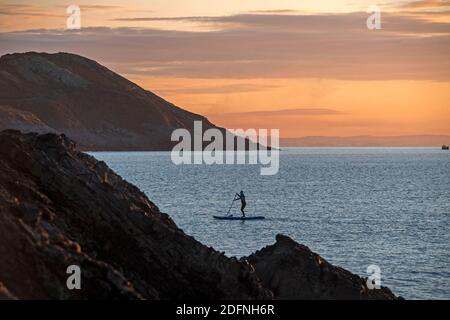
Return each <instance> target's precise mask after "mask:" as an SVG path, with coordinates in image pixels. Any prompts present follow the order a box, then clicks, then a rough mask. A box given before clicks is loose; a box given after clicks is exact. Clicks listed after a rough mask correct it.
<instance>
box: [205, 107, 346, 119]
mask: <svg viewBox="0 0 450 320" xmlns="http://www.w3.org/2000/svg"><path fill="white" fill-rule="evenodd" d="M343 114H344V113H343V112H341V111H338V110H334V109H329V108H293V109H278V110H259V111H245V112H226V113H221V114H220V115H221V116H224V117H227V116H229V117H236V116H245V117H248V116H250V117H251V116H254V117H289V116H324V115H343ZM210 115H213V114H210Z"/></svg>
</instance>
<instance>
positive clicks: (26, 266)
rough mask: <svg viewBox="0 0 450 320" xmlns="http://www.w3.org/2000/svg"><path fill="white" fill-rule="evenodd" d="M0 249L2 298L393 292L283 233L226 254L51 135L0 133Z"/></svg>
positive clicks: (380, 295)
mask: <svg viewBox="0 0 450 320" xmlns="http://www.w3.org/2000/svg"><path fill="white" fill-rule="evenodd" d="M0 257H1V259H0V298H3V299H14V298H18V299H272V298H280V299H303V298H304V299H394V298H395V296H394V295H393V294H392V293H391V292H390V291H389V290H388V289H386V288H383V289H382V290H372V291H371V292H369V291H368V290H367V288H366V287H365V282H364V281H363V279H361V278H360V277H358V276H356V275H353V274H351V273H350V272H348V271H345V270H343V269H341V268H338V267H334V266H332V265H330V264H329V263H327V262H326V261H325V260H324V259H323V258H321V257H319V256H318V255H316V254H314V253H312V252H311V251H310V250H309V249H307V248H306V247H304V246H302V245H300V244H298V243H296V242H294V241H293V240H291V239H289V238H287V237H284V236H278V237H277V243H276V244H275V245H273V246H269V247H267V248H265V249H262V250H261V251H259V252H257V253H255V254H253V255H251V256H250V257H248V258H246V259H240V260H237V259H235V258H229V257H226V256H225V255H223V254H222V253H220V252H217V251H215V250H214V249H212V248H209V247H206V246H204V245H202V244H201V243H199V242H198V241H196V240H195V239H193V238H192V237H190V236H188V235H186V234H185V233H184V232H183V231H182V230H180V229H179V228H177V226H176V225H175V223H174V222H173V221H172V220H171V218H170V217H169V216H168V215H167V214H165V213H162V212H160V211H159V209H158V207H157V206H156V205H155V204H154V203H152V202H151V201H150V200H149V199H148V198H147V197H146V196H145V195H144V194H143V193H142V192H141V191H139V190H138V189H137V188H136V187H135V186H133V185H131V184H129V183H127V182H126V181H124V180H123V179H122V178H121V177H119V176H118V175H116V174H115V173H114V172H113V171H111V170H110V169H109V168H108V167H107V165H106V164H105V163H103V162H99V161H97V160H96V159H94V158H93V157H91V156H89V155H87V154H84V153H82V152H80V151H78V150H77V148H76V146H75V143H74V142H73V141H72V140H70V139H68V138H67V137H66V136H64V135H56V134H37V133H29V134H23V133H20V132H19V131H14V130H7V131H3V132H1V133H0ZM69 265H78V266H80V267H81V270H82V288H81V290H69V289H67V287H66V280H67V277H68V274H67V273H66V269H67V267H68V266H69Z"/></svg>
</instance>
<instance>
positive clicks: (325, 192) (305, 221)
mask: <svg viewBox="0 0 450 320" xmlns="http://www.w3.org/2000/svg"><path fill="white" fill-rule="evenodd" d="M91 154H93V155H94V156H95V157H96V158H98V159H100V160H104V161H105V162H106V163H107V164H108V165H109V166H110V167H111V168H112V169H113V170H115V171H116V172H117V173H119V174H120V175H121V176H122V177H124V178H125V179H127V180H128V181H129V182H131V183H133V184H135V185H136V186H138V187H139V188H140V189H141V190H143V191H144V192H145V193H146V194H147V195H148V197H149V198H150V199H151V200H152V201H153V202H155V203H156V204H157V205H158V207H159V208H160V209H161V211H164V212H167V213H169V214H170V215H171V217H172V218H173V219H174V221H175V222H176V223H177V224H178V226H179V227H181V228H182V229H183V230H184V231H185V232H186V233H188V234H190V235H192V236H194V237H195V238H196V239H198V240H199V241H201V242H203V243H204V244H206V245H210V246H213V247H214V248H216V249H217V250H220V251H225V252H226V254H227V255H229V256H244V255H248V254H250V253H252V252H253V251H255V250H257V249H260V248H261V247H263V246H266V245H268V244H271V243H273V242H274V237H275V235H276V234H277V233H283V234H286V235H289V236H291V237H292V238H293V239H295V240H296V241H298V242H300V243H303V244H305V245H307V246H309V247H310V248H311V249H312V250H313V251H315V252H317V253H319V254H320V255H321V256H323V257H324V258H326V259H327V260H328V261H330V262H331V263H333V264H336V265H339V266H341V267H344V268H346V269H348V270H350V271H352V272H355V273H357V274H360V275H366V268H367V266H369V265H370V264H376V265H378V266H380V268H381V272H382V285H386V286H389V287H391V288H392V289H393V290H394V292H395V293H396V294H399V295H402V296H403V297H405V298H410V299H414V298H434V299H438V298H446V299H449V298H450V271H449V270H450V249H449V248H450V247H449V245H450V233H449V231H450V230H449V222H450V174H449V172H450V153H449V152H445V151H442V150H437V149H436V150H434V149H428V148H423V149H421V148H347V149H345V148H300V149H288V150H284V151H282V152H281V153H280V171H279V173H278V174H277V175H274V176H261V175H260V174H259V172H260V171H259V167H258V166H255V165H209V166H207V165H180V166H176V165H174V164H173V163H172V162H171V161H170V153H168V152H92V153H91ZM240 190H244V191H245V193H246V197H247V210H248V214H250V215H252V214H253V215H256V214H257V215H264V216H266V218H267V219H266V220H264V221H246V222H242V221H231V222H230V221H217V220H214V219H213V218H212V215H214V214H224V213H225V212H226V211H227V210H228V207H229V205H230V202H231V200H232V198H233V195H234V193H235V192H238V191H240ZM233 210H234V212H235V213H236V214H238V206H237V204H236V205H235V206H234V209H233Z"/></svg>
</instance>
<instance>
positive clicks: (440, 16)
mask: <svg viewBox="0 0 450 320" xmlns="http://www.w3.org/2000/svg"><path fill="white" fill-rule="evenodd" d="M70 4H76V5H78V6H79V7H80V8H81V27H82V28H81V29H80V30H66V19H67V16H68V15H67V14H66V8H67V6H68V5H70ZM373 4H377V5H378V6H379V7H380V8H381V26H382V29H380V30H369V29H368V28H367V26H366V20H367V18H368V17H369V15H370V14H369V13H367V12H366V10H367V8H368V7H369V6H370V5H373ZM24 51H45V52H60V51H65V52H72V53H76V54H81V55H83V56H86V57H88V58H91V59H94V60H96V61H98V62H99V63H101V64H103V65H105V66H107V67H109V68H111V69H112V70H113V71H116V72H118V73H120V74H121V75H123V76H125V77H127V78H128V79H130V80H132V81H134V82H136V83H138V84H139V85H141V86H142V87H144V88H145V89H148V90H150V91H152V92H155V93H156V94H158V95H160V96H162V97H163V98H165V99H166V100H169V101H171V102H173V103H174V104H176V105H178V106H180V107H182V108H184V109H187V110H190V111H193V112H196V113H200V114H203V115H205V116H207V117H208V119H210V120H211V121H212V122H214V123H215V124H217V125H220V126H224V127H227V128H279V129H280V133H281V136H282V137H300V136H310V135H314V136H352V135H378V136H393V135H417V134H447V135H449V134H450V125H449V123H450V0H415V1H409V0H405V1H389V0H382V1H378V2H377V1H367V0H359V1H354V0H349V1H346V0H340V1H339V0H322V1H319V0H317V1H309V0H308V1H306V0H305V1H299V0H296V1H291V0H258V1H256V0H246V1H242V0H240V1H237V0H209V1H206V0H148V1H138V0H128V1H123V0H104V1H103V0H102V1H75V2H67V1H56V0H54V1H51V0H41V1H22V0H14V1H4V0H0V54H1V55H3V54H6V53H13V52H24Z"/></svg>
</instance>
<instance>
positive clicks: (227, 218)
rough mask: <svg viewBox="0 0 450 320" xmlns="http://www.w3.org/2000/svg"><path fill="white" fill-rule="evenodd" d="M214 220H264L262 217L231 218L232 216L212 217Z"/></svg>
mask: <svg viewBox="0 0 450 320" xmlns="http://www.w3.org/2000/svg"><path fill="white" fill-rule="evenodd" d="M214 219H218V220H264V219H265V217H263V216H254V217H233V216H214Z"/></svg>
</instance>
